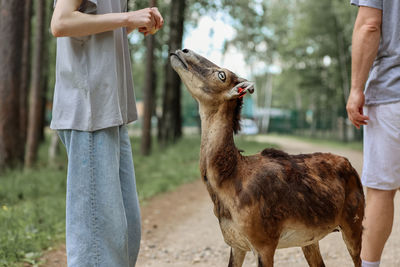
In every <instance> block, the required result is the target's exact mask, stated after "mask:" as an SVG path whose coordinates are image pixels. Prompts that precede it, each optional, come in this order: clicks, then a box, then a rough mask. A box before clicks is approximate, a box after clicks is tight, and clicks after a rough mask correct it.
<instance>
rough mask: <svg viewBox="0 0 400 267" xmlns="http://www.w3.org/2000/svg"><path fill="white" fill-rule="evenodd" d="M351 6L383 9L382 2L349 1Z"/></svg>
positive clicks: (371, 0)
mask: <svg viewBox="0 0 400 267" xmlns="http://www.w3.org/2000/svg"><path fill="white" fill-rule="evenodd" d="M351 4H352V5H356V6H367V7H372V8H377V9H380V10H382V9H383V0H351Z"/></svg>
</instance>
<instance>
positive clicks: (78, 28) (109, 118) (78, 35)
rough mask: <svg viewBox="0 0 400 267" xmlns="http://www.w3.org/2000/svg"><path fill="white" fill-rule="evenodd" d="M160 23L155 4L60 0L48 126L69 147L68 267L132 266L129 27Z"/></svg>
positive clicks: (135, 213) (134, 221)
mask: <svg viewBox="0 0 400 267" xmlns="http://www.w3.org/2000/svg"><path fill="white" fill-rule="evenodd" d="M162 25H163V18H162V16H161V14H160V13H159V11H158V10H157V8H146V9H143V10H137V11H132V12H127V0H57V1H55V8H54V13H53V17H52V21H51V31H52V33H53V35H54V36H55V37H57V59H56V84H55V92H54V100H53V113H52V114H53V116H52V121H51V125H50V127H51V128H52V129H54V130H57V132H58V135H59V136H60V138H61V140H62V142H63V144H64V145H65V147H66V151H67V155H68V174H67V200H66V205H67V207H66V248H67V262H68V266H69V267H91V266H93V267H94V266H96V267H98V266H104V267H133V266H135V264H136V259H137V256H138V253H139V246H140V236H141V226H140V211H139V202H138V197H137V192H136V182H135V173H134V166H133V161H132V150H131V144H130V140H129V136H128V131H127V127H126V125H127V124H128V123H130V122H132V121H134V120H136V119H137V112H136V104H135V96H134V92H133V81H132V69H131V62H130V53H129V45H128V38H127V34H128V33H129V32H131V31H133V30H134V29H139V31H140V32H142V33H144V34H145V35H147V34H148V33H153V32H154V31H156V30H157V29H159V28H161V27H162Z"/></svg>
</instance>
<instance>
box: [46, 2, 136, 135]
mask: <svg viewBox="0 0 400 267" xmlns="http://www.w3.org/2000/svg"><path fill="white" fill-rule="evenodd" d="M126 9H127V0H84V1H83V2H82V5H81V7H80V8H79V11H81V12H84V13H91V14H105V13H113V12H115V13H117V12H126ZM136 119H137V111H136V103H135V95H134V92H133V80H132V70H131V61H130V53H129V46H128V38H127V33H126V29H125V28H119V29H116V30H114V31H109V32H104V33H100V34H95V35H90V36H84V37H60V38H57V63H56V84H55V92H54V100H53V116H52V121H51V125H50V127H51V128H52V129H57V130H61V129H73V130H80V131H95V130H99V129H104V128H108V127H112V126H119V125H123V124H127V123H129V122H132V121H134V120H136Z"/></svg>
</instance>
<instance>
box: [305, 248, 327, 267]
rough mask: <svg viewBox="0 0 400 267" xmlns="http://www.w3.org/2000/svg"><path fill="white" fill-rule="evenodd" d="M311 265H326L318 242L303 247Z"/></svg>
mask: <svg viewBox="0 0 400 267" xmlns="http://www.w3.org/2000/svg"><path fill="white" fill-rule="evenodd" d="M301 249H302V250H303V253H304V256H305V257H306V260H307V262H308V265H310V267H325V264H324V261H323V260H322V257H321V252H320V251H319V244H318V242H316V243H314V244H311V245H309V246H305V247H302V248H301Z"/></svg>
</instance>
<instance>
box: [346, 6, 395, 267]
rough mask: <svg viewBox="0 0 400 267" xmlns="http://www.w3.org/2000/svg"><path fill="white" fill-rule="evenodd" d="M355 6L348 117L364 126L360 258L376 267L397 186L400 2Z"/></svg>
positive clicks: (365, 265)
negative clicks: (356, 9)
mask: <svg viewBox="0 0 400 267" xmlns="http://www.w3.org/2000/svg"><path fill="white" fill-rule="evenodd" d="M351 3H352V4H353V5H356V6H359V9H358V15H357V19H356V22H355V25H354V32H353V42H352V75H351V76H352V77H351V91H350V96H349V99H348V102H347V107H346V108H347V113H348V116H349V119H350V120H351V122H352V123H353V124H354V125H355V126H356V127H357V128H360V126H362V125H363V126H364V166H363V171H362V178H361V180H362V183H363V185H364V186H365V187H366V188H367V192H366V194H367V197H366V210H365V219H364V223H363V225H364V231H363V237H362V238H363V241H362V249H361V259H362V266H363V267H376V266H379V264H380V259H381V255H382V251H383V248H384V246H385V243H386V241H387V239H388V238H389V235H390V233H391V230H392V225H393V216H394V202H393V200H394V196H395V193H396V190H397V189H398V188H400V45H399V44H400V1H398V0H351Z"/></svg>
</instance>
